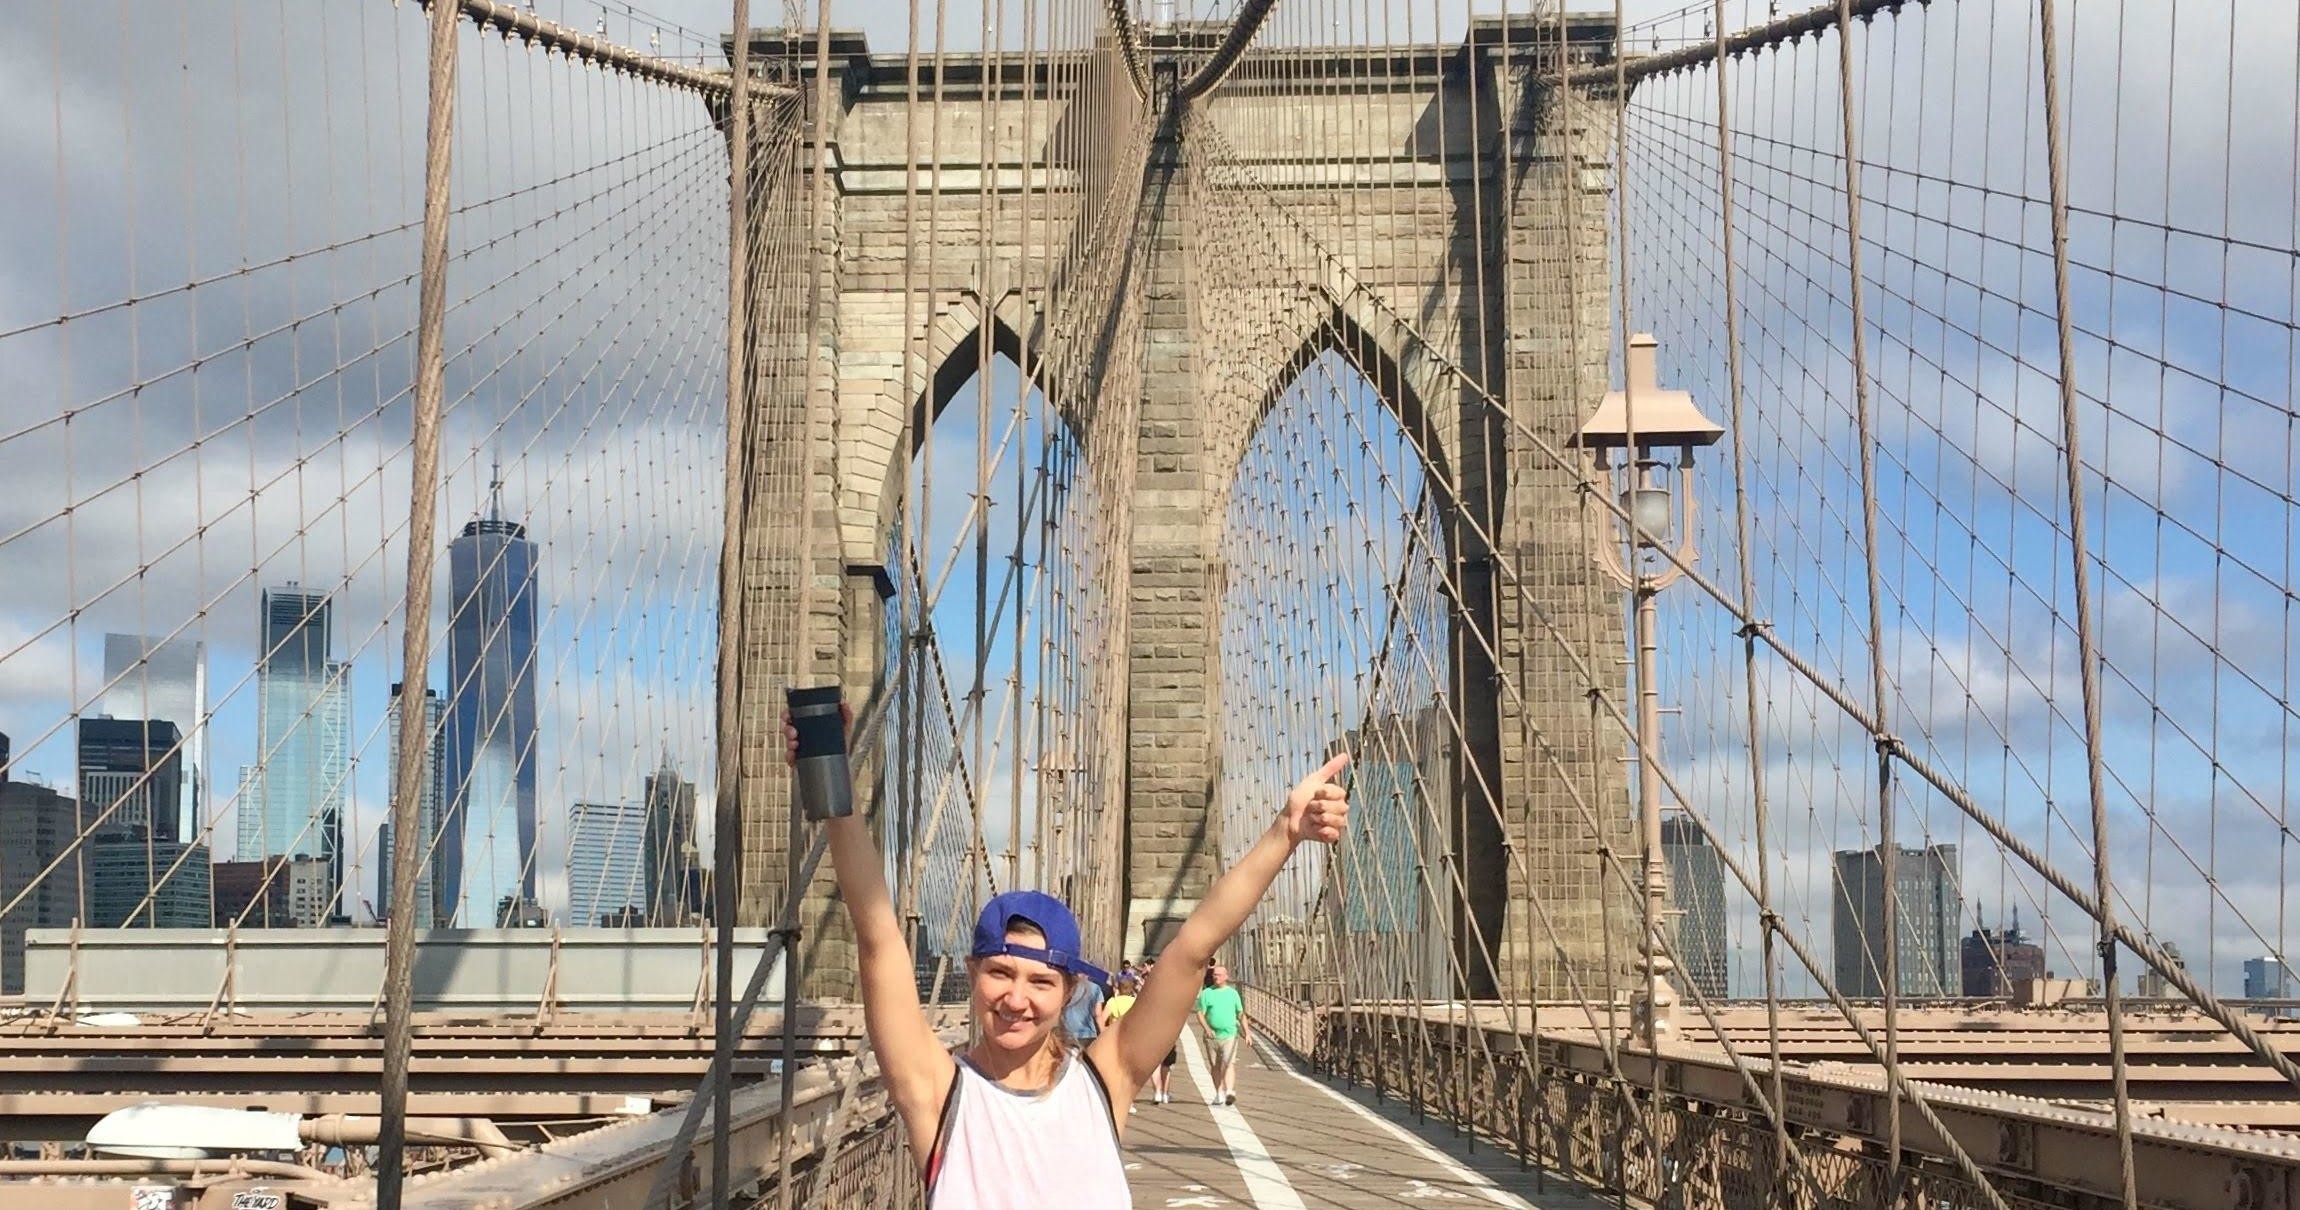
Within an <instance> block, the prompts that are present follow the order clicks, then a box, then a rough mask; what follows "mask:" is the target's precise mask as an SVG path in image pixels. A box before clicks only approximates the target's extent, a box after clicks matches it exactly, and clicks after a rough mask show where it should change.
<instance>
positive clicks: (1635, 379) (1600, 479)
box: [1573, 332, 1725, 1048]
mask: <svg viewBox="0 0 2300 1210" xmlns="http://www.w3.org/2000/svg"><path fill="white" fill-rule="evenodd" d="M1655 347H1656V342H1655V341H1654V339H1653V337H1652V335H1651V334H1650V333H1645V332H1640V333H1637V334H1635V335H1633V336H1631V337H1630V338H1629V356H1628V365H1627V367H1626V369H1627V372H1626V373H1625V374H1624V375H1623V379H1624V381H1623V387H1622V389H1621V390H1618V391H1607V392H1606V393H1605V398H1604V400H1603V401H1602V402H1600V403H1599V404H1598V405H1597V411H1596V413H1595V414H1594V415H1592V416H1591V417H1590V418H1589V420H1588V422H1587V423H1585V424H1583V425H1582V426H1581V430H1580V431H1579V432H1578V433H1576V434H1574V438H1573V443H1574V444H1575V445H1578V446H1580V447H1581V449H1582V450H1583V451H1584V453H1585V456H1586V457H1587V458H1588V460H1589V461H1588V471H1589V473H1588V476H1587V478H1586V479H1585V480H1584V482H1585V483H1586V485H1587V488H1586V490H1585V492H1584V495H1583V500H1582V507H1583V508H1584V509H1585V510H1592V511H1594V512H1596V513H1597V518H1596V520H1597V524H1596V525H1594V526H1592V530H1593V532H1594V533H1595V534H1596V535H1597V542H1596V547H1597V549H1596V551H1595V557H1596V560H1597V565H1598V567H1600V568H1601V569H1603V570H1604V572H1605V573H1606V575H1608V576H1610V577H1611V578H1612V579H1613V581H1614V583H1616V584H1619V585H1620V586H1621V587H1622V588H1623V589H1624V590H1626V591H1627V592H1628V593H1629V594H1630V596H1631V597H1632V598H1633V600H1634V601H1635V604H1636V609H1635V611H1634V614H1633V616H1634V618H1635V624H1636V634H1635V638H1636V643H1637V752H1638V762H1637V808H1638V809H1637V817H1638V826H1639V829H1640V831H1641V833H1642V839H1643V848H1644V851H1645V874H1644V878H1643V880H1642V889H1643V891H1644V896H1645V913H1644V924H1645V928H1644V932H1645V938H1644V944H1643V946H1642V947H1641V951H1642V959H1643V968H1644V969H1643V970H1642V971H1641V972H1640V973H1639V975H1640V977H1639V983H1640V986H1639V988H1638V990H1637V992H1636V995H1635V998H1634V1001H1633V1003H1634V1006H1635V1007H1634V1020H1635V1023H1636V1028H1637V1030H1638V1033H1639V1035H1640V1036H1641V1037H1642V1039H1643V1041H1644V1042H1645V1044H1646V1046H1647V1047H1648V1048H1651V1047H1654V1046H1656V1045H1657V1044H1658V1043H1659V1042H1660V1040H1661V1039H1663V1038H1665V1037H1668V1036H1669V1035H1670V1034H1671V1032H1672V1031H1673V1028H1674V1025H1673V1022H1672V1020H1671V1015H1672V1010H1673V1009H1674V1008H1675V1006H1676V1004H1677V993H1676V991H1675V989H1673V988H1672V987H1670V985H1669V971H1670V966H1671V964H1670V961H1669V959H1668V957H1667V956H1666V955H1665V954H1663V953H1662V939H1661V929H1662V927H1663V925H1662V921H1663V919H1664V917H1665V916H1666V914H1667V912H1668V910H1669V863H1668V860H1667V859H1666V858H1665V857H1664V855H1663V854H1662V851H1661V767H1660V755H1659V752H1658V740H1659V736H1660V734H1661V697H1660V687H1659V686H1658V685H1657V684H1656V683H1655V682H1656V672H1655V664H1656V662H1657V661H1656V659H1655V638H1654V633H1655V630H1656V625H1655V609H1654V598H1655V597H1656V596H1658V595H1659V594H1660V592H1661V590H1662V589H1664V588H1667V587H1669V585H1670V584H1672V583H1674V582H1675V581H1676V580H1677V578H1678V577H1679V576H1680V575H1682V574H1683V565H1684V564H1690V563H1692V562H1693V559H1694V547H1693V449H1694V447H1695V446H1703V445H1714V444H1716V442H1717V439H1718V438H1719V437H1722V436H1724V435H1725V430H1724V429H1722V428H1720V427H1718V425H1717V423H1716V422H1715V421H1713V420H1711V419H1709V418H1708V417H1707V416H1704V415H1702V414H1701V409H1700V408H1698V407H1695V406H1694V404H1693V396H1692V395H1691V394H1689V393H1687V392H1685V391H1667V390H1663V389H1662V388H1661V386H1660V383H1659V381H1658V379H1657V378H1656V375H1655V371H1654V350H1655ZM1671 449H1674V450H1676V453H1677V457H1676V462H1677V466H1676V474H1675V475H1672V474H1671V473H1670V466H1669V463H1668V461H1667V458H1666V455H1667V454H1668V452H1669V451H1670V450H1671ZM1616 452H1618V453H1619V454H1620V455H1621V457H1620V458H1619V459H1618V461H1617V460H1616V459H1615V458H1614V454H1615V453H1616ZM1672 479H1674V480H1675V488H1674V490H1672V486H1671V480H1672ZM1598 490H1604V491H1606V492H1607V493H1608V494H1609V495H1611V496H1613V497H1614V498H1615V499H1616V500H1618V501H1619V502H1620V505H1621V513H1622V514H1626V515H1627V518H1628V520H1627V523H1626V524H1624V523H1623V521H1622V518H1621V516H1618V515H1616V514H1615V513H1614V511H1613V510H1612V509H1610V508H1605V507H1603V506H1601V505H1599V504H1598V503H1597V501H1596V500H1595V499H1593V498H1592V496H1593V494H1594V492H1596V491H1598ZM1664 552H1667V556H1672V557H1665V555H1664Z"/></svg>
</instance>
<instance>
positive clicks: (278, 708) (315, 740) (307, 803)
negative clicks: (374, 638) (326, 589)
mask: <svg viewBox="0 0 2300 1210" xmlns="http://www.w3.org/2000/svg"><path fill="white" fill-rule="evenodd" d="M262 621H263V651H262V653H261V654H260V655H259V656H258V657H257V660H258V662H257V664H256V697H257V718H256V745H257V747H256V765H255V767H254V768H253V769H252V770H249V771H246V772H244V773H243V775H242V782H241V786H240V803H239V839H238V850H239V857H240V860H242V861H255V860H260V859H262V858H265V857H290V856H299V855H300V856H307V857H309V856H318V855H320V854H321V851H322V843H323V841H322V836H323V830H322V827H321V824H322V822H323V821H324V820H325V819H326V818H327V813H328V812H330V811H334V812H337V813H338V816H339V817H340V813H341V812H342V810H343V807H344V794H345V788H346V785H347V762H346V744H345V741H346V737H347V736H348V734H349V732H350V729H351V712H350V706H349V704H348V696H347V694H346V693H345V689H344V682H345V679H346V675H347V670H346V669H345V667H344V665H342V664H339V663H337V662H335V661H334V660H332V659H330V658H329V653H330V651H331V650H332V649H333V641H334V640H333V606H332V605H331V604H330V602H329V601H328V598H327V595H326V594H325V593H321V592H312V591H306V590H304V589H301V588H297V587H295V586H294V585H292V584H291V585H289V586H287V587H284V588H267V589H265V590H264V593H263V604H262Z"/></svg>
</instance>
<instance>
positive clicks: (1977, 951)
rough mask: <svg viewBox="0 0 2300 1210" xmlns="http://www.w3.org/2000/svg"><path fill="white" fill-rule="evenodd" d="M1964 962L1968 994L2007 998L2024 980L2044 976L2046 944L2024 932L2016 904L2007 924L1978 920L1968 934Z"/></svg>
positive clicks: (1964, 986) (1963, 982) (1964, 975)
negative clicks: (1993, 924) (1998, 926)
mask: <svg viewBox="0 0 2300 1210" xmlns="http://www.w3.org/2000/svg"><path fill="white" fill-rule="evenodd" d="M1962 966H1963V979H1962V980H1961V986H1962V987H1963V989H1964V994H1965V995H1968V996H1987V997H1991V998H1997V999H2002V998H2007V997H2010V996H2012V995H2013V994H2014V993H2015V991H2016V990H2017V989H2018V988H2019V987H2020V985H2021V983H2022V982H2023V981H2024V980H2028V979H2042V978H2044V975H2045V970H2044V948H2043V947H2042V946H2039V945H2035V944H2032V943H2031V942H2030V941H2029V939H2028V938H2027V937H2026V936H2024V935H2022V933H2021V930H2020V909H2018V908H2015V909H2013V918H2012V924H2011V925H2010V926H2008V927H2006V928H2001V929H1992V928H1990V927H1988V926H1987V925H1986V924H1983V923H1979V922H1976V926H1975V927H1974V929H1973V931H1972V932H1971V933H1968V934H1966V936H1965V940H1964V952H1963V960H1962Z"/></svg>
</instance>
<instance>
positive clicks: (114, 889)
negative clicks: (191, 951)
mask: <svg viewBox="0 0 2300 1210" xmlns="http://www.w3.org/2000/svg"><path fill="white" fill-rule="evenodd" d="M86 848H87V850H88V862H87V867H86V878H87V902H88V916H87V921H88V926H89V927H91V928H100V929H105V928H163V929H175V928H208V927H210V922H211V921H212V920H213V919H214V907H213V904H214V899H213V897H212V888H213V883H212V877H213V876H212V874H211V873H210V871H209V864H210V862H209V857H208V846H206V845H203V844H186V843H184V842H183V841H180V840H153V839H150V838H147V837H144V836H139V835H136V834H133V833H110V834H104V833H99V834H98V835H97V836H96V837H95V839H93V840H91V841H89V842H88V843H87V846H86Z"/></svg>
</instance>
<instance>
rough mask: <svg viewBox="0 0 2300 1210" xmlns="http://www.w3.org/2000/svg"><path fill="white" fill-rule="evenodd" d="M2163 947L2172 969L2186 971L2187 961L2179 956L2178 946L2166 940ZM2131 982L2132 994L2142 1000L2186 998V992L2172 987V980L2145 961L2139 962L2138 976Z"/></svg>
mask: <svg viewBox="0 0 2300 1210" xmlns="http://www.w3.org/2000/svg"><path fill="white" fill-rule="evenodd" d="M2163 949H2164V956H2165V957H2167V958H2170V959H2172V969H2174V970H2176V971H2179V972H2181V973H2182V974H2186V973H2188V963H2187V961H2186V960H2185V959H2183V958H2182V957H2181V956H2180V947H2179V946H2177V945H2174V944H2173V943H2172V942H2170V941H2167V942H2165V943H2164V945H2163ZM2133 982H2134V986H2133V994H2134V995H2136V996H2138V997H2140V998H2141V999H2143V1000H2180V999H2186V998H2187V993H2186V992H2183V991H2181V990H2180V989H2179V988H2177V987H2174V986H2173V985H2172V980H2170V979H2167V978H2165V977H2164V976H2163V975H2162V974H2160V973H2158V971H2157V969H2156V968H2155V967H2153V966H2150V965H2148V964H2147V963H2145V962H2143V963H2141V964H2140V977H2139V978H2138V979H2136V980H2134V981H2133Z"/></svg>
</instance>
